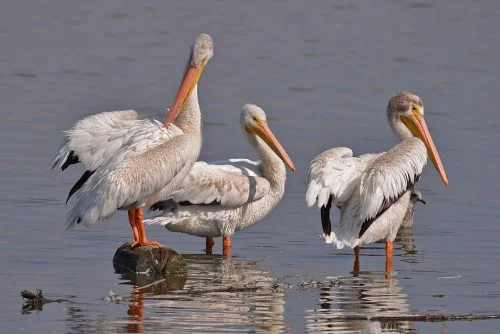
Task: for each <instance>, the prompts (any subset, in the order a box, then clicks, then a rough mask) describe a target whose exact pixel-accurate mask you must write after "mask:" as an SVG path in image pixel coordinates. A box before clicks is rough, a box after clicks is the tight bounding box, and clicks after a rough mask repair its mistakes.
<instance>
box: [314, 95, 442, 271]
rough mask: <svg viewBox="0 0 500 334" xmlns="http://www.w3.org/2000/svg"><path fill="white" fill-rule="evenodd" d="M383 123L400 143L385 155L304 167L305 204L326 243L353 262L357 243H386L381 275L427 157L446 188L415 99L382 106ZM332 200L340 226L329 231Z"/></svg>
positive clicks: (346, 153)
mask: <svg viewBox="0 0 500 334" xmlns="http://www.w3.org/2000/svg"><path fill="white" fill-rule="evenodd" d="M387 118H388V120H389V125H390V126H391V129H392V131H393V132H394V133H395V134H396V135H397V136H398V137H399V138H400V140H401V142H400V143H399V144H397V145H396V146H394V147H393V148H392V149H391V150H389V151H388V152H385V153H379V154H364V155H361V156H359V157H353V156H352V151H351V149H349V148H346V147H336V148H332V149H329V150H327V151H325V152H323V153H321V154H319V155H318V156H316V157H315V158H314V159H313V160H312V161H311V164H310V166H309V173H308V181H307V182H308V188H307V192H306V202H307V205H308V206H312V205H314V204H315V203H317V205H318V207H320V208H321V221H322V225H323V232H324V236H325V239H326V242H327V243H333V244H334V245H335V246H336V247H337V248H339V249H340V248H343V247H344V246H349V247H351V248H354V251H355V254H356V260H357V259H358V255H359V250H360V246H361V245H362V244H367V243H372V242H375V241H378V240H385V241H386V272H391V271H392V241H393V240H394V238H395V237H396V233H397V231H398V229H399V227H400V225H401V223H402V220H403V217H404V216H405V214H406V211H407V208H408V204H409V202H410V192H411V190H412V189H413V187H414V185H415V183H416V182H417V181H418V179H419V177H420V174H421V173H422V169H423V167H424V165H425V164H426V162H427V156H429V157H430V159H431V160H432V162H433V164H434V167H435V168H436V169H437V171H438V173H439V175H440V176H441V179H442V180H443V182H444V184H445V185H448V179H447V177H446V173H445V170H444V167H443V164H442V163H441V159H440V157H439V154H438V152H437V150H436V147H435V146H434V142H433V140H432V137H431V135H430V133H429V130H428V129H427V125H426V123H425V120H424V106H423V103H422V100H421V99H420V97H418V96H417V95H415V94H412V93H410V92H401V93H398V94H396V95H395V96H393V97H392V98H391V99H390V100H389V104H388V105H387ZM333 200H334V201H335V202H336V204H337V207H338V208H339V210H340V221H339V226H338V228H336V229H334V230H332V227H331V222H330V217H329V212H330V208H331V205H332V201H333ZM358 270H359V262H358ZM355 271H357V270H356V262H355Z"/></svg>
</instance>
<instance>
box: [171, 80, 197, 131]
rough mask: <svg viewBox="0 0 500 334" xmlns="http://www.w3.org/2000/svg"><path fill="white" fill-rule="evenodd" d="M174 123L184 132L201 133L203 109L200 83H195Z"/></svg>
mask: <svg viewBox="0 0 500 334" xmlns="http://www.w3.org/2000/svg"><path fill="white" fill-rule="evenodd" d="M174 124H175V125H177V126H178V127H179V128H180V129H181V130H182V131H184V133H201V111H200V105H199V104H198V85H195V86H194V88H193V90H192V91H191V94H189V97H188V98H187V101H186V104H185V105H184V108H182V111H181V112H180V113H179V116H177V118H176V120H175V121H174Z"/></svg>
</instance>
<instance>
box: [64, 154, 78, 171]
mask: <svg viewBox="0 0 500 334" xmlns="http://www.w3.org/2000/svg"><path fill="white" fill-rule="evenodd" d="M79 162H80V160H79V159H78V156H77V155H75V151H70V152H69V155H68V157H67V158H66V160H65V161H64V163H63V165H62V166H61V170H62V171H64V170H65V169H66V168H68V167H69V166H71V165H74V164H77V163H79Z"/></svg>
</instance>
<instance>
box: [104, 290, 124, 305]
mask: <svg viewBox="0 0 500 334" xmlns="http://www.w3.org/2000/svg"><path fill="white" fill-rule="evenodd" d="M102 300H104V301H107V302H112V303H119V302H121V301H122V300H123V297H122V296H120V295H117V294H115V293H114V292H113V290H109V292H108V295H107V296H106V297H103V298H102Z"/></svg>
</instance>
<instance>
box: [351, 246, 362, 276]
mask: <svg viewBox="0 0 500 334" xmlns="http://www.w3.org/2000/svg"><path fill="white" fill-rule="evenodd" d="M360 251H361V247H359V246H356V247H354V256H355V257H354V270H353V271H354V274H358V273H359V252H360Z"/></svg>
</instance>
